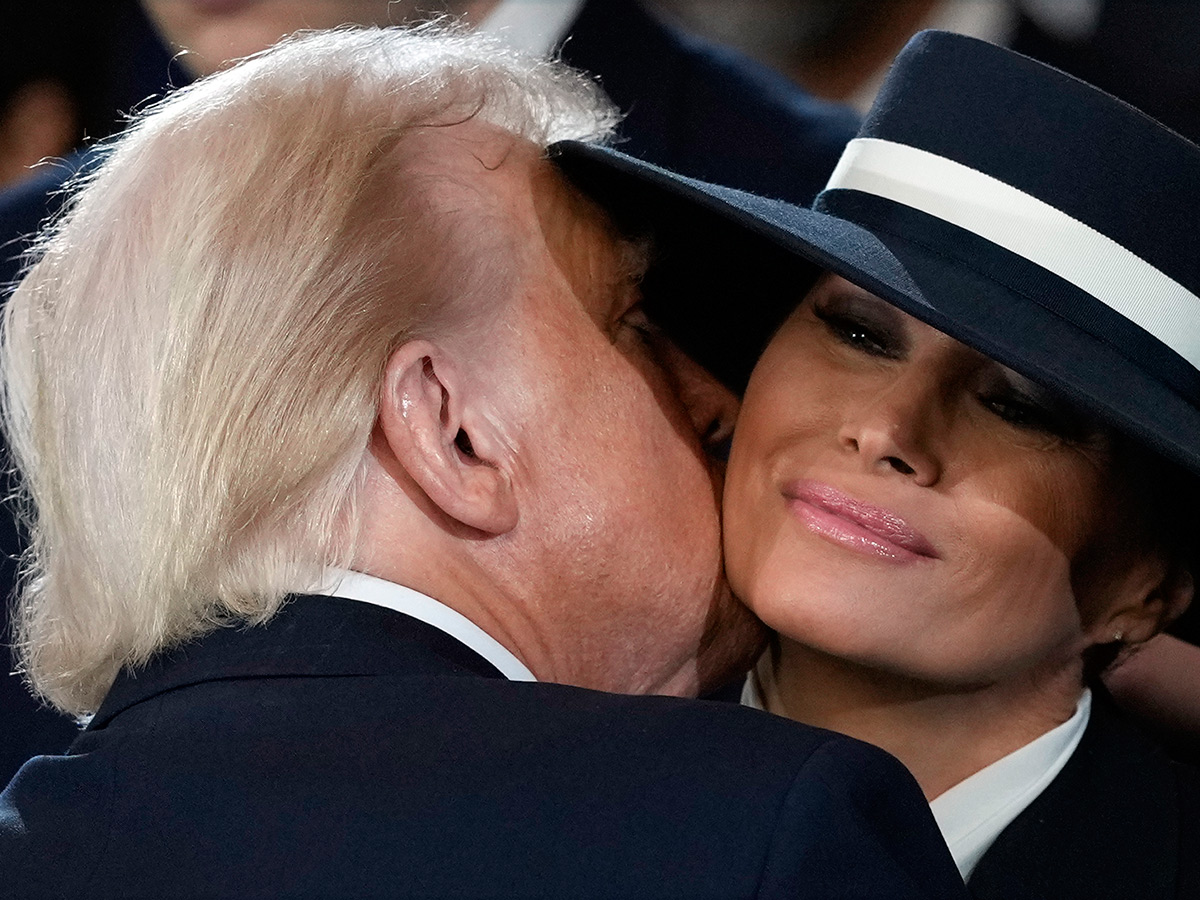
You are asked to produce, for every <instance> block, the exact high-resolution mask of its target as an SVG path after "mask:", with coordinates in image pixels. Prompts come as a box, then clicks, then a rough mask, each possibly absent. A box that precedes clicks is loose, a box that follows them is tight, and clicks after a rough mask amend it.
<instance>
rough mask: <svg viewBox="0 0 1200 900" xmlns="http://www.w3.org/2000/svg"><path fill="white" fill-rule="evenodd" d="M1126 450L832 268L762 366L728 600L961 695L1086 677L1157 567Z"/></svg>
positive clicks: (733, 529) (730, 556)
mask: <svg viewBox="0 0 1200 900" xmlns="http://www.w3.org/2000/svg"><path fill="white" fill-rule="evenodd" d="M1113 450H1114V447H1113V438H1112V436H1111V434H1110V433H1109V432H1108V431H1107V430H1106V429H1104V428H1101V427H1099V426H1096V425H1095V424H1093V423H1092V422H1091V421H1090V420H1088V419H1087V418H1085V417H1083V416H1080V415H1079V414H1077V413H1076V412H1075V411H1074V410H1073V409H1072V408H1071V407H1070V406H1068V405H1066V404H1064V403H1063V402H1062V401H1061V400H1059V399H1058V398H1057V397H1055V396H1054V395H1053V394H1051V393H1050V392H1048V391H1046V390H1045V389H1043V388H1041V387H1039V386H1038V385H1036V384H1034V383H1032V382H1030V381H1028V380H1027V379H1025V378H1023V377H1021V376H1020V375H1017V374H1016V373H1015V372H1012V371H1011V370H1009V369H1006V368H1005V367H1003V366H1001V365H1000V364H998V363H995V362H993V361H992V360H990V359H988V358H987V357H985V356H982V355H981V354H979V353H978V352H976V351H974V350H972V349H970V348H968V347H966V346H964V345H963V344H960V343H958V342H957V341H955V340H953V339H952V338H949V337H947V336H946V335H944V334H942V333H941V332H939V331H936V330H935V329H933V328H931V327H929V326H928V325H925V324H924V323H922V322H920V321H919V320H917V319H914V318H912V317H911V316H908V315H906V314H905V313H903V312H901V311H900V310H898V309H896V308H895V307H893V306H891V305H889V304H887V303H886V302H884V301H882V300H880V299H879V298H877V297H874V296H872V295H871V294H868V293H866V292H864V291H862V290H860V289H859V288H856V287H854V286H853V285H851V284H850V283H849V282H847V281H844V280H842V279H840V278H837V277H834V276H825V277H824V278H823V279H822V280H821V281H820V282H819V283H818V284H817V286H816V287H815V288H814V289H813V290H812V292H810V294H809V295H808V297H807V298H805V300H804V301H803V303H801V305H800V306H799V307H798V308H797V310H796V311H795V312H794V313H793V314H792V316H791V318H790V319H789V320H788V321H787V323H786V324H785V325H784V326H783V328H782V329H781V330H780V331H779V333H778V334H777V335H776V336H775V338H774V340H773V341H772V342H771V344H770V346H769V347H768V348H767V351H766V352H765V353H764V355H763V357H762V359H761V360H760V361H759V363H758V366H757V368H756V369H755V371H754V375H753V378H752V379H751V381H750V386H749V388H748V389H747V392H746V397H745V402H744V404H743V407H742V412H741V416H740V418H739V420H738V425H737V430H736V434H735V437H734V443H733V452H732V455H731V457H730V464H729V471H728V477H727V483H726V492H725V528H726V565H727V568H728V572H729V576H730V582H731V584H732V585H733V588H734V590H735V591H736V592H737V593H738V595H739V596H741V597H742V599H743V600H744V601H745V602H746V603H747V604H749V606H750V607H751V608H752V609H753V610H754V611H755V612H756V613H757V614H758V615H759V616H760V617H761V618H762V619H763V621H765V622H766V623H767V624H768V625H770V626H771V627H772V628H775V629H776V630H777V631H779V632H780V633H781V635H783V636H784V637H785V638H789V639H792V640H795V641H797V642H799V643H801V644H804V645H807V646H810V647H812V648H815V649H817V650H819V651H822V652H825V653H829V654H832V655H834V656H837V657H841V658H844V659H848V660H851V661H853V662H855V663H858V664H862V665H866V666H868V667H870V668H874V669H880V670H884V671H887V672H891V673H894V674H898V675H902V676H906V677H910V678H913V679H917V680H919V681H922V682H929V683H934V684H939V685H946V686H953V687H955V688H971V687H980V686H985V685H990V684H995V683H999V682H1004V681H1010V680H1012V679H1029V678H1033V679H1034V680H1035V681H1036V680H1039V679H1040V678H1041V677H1042V676H1043V675H1044V676H1046V677H1047V678H1050V677H1055V676H1061V675H1062V674H1063V673H1065V672H1078V667H1079V665H1080V656H1081V653H1082V651H1083V650H1084V649H1085V648H1086V647H1087V646H1089V645H1091V644H1093V643H1097V642H1105V641H1109V640H1112V637H1113V631H1115V630H1116V625H1115V624H1114V619H1113V615H1114V611H1115V610H1119V609H1120V608H1122V605H1123V604H1124V603H1126V602H1127V601H1128V598H1129V597H1130V596H1132V595H1133V594H1137V593H1138V592H1139V591H1143V592H1144V591H1145V590H1146V589H1147V588H1146V585H1147V584H1150V582H1151V580H1152V579H1153V578H1154V577H1155V573H1156V572H1158V573H1159V574H1161V571H1160V569H1159V568H1157V566H1156V565H1152V564H1151V561H1152V560H1157V555H1156V554H1152V553H1149V552H1147V550H1146V549H1145V548H1146V547H1147V546H1149V544H1148V542H1147V540H1146V539H1145V537H1144V529H1143V528H1142V527H1141V526H1140V524H1139V523H1140V522H1141V519H1140V517H1139V516H1138V514H1137V510H1138V509H1139V506H1138V504H1136V503H1134V502H1133V501H1132V500H1131V498H1130V497H1129V496H1127V494H1126V492H1125V491H1124V490H1123V486H1122V483H1121V482H1122V479H1119V478H1114V477H1113V474H1112V469H1113V463H1112V455H1113Z"/></svg>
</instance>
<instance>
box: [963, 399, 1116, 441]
mask: <svg viewBox="0 0 1200 900" xmlns="http://www.w3.org/2000/svg"><path fill="white" fill-rule="evenodd" d="M980 402H981V403H982V404H983V405H984V406H985V407H986V408H987V409H989V410H991V411H992V412H993V413H994V414H996V415H997V416H999V417H1000V418H1001V419H1003V420H1004V421H1005V422H1008V423H1009V424H1010V425H1015V426H1016V427H1017V428H1021V429H1023V430H1026V431H1038V432H1041V433H1043V434H1047V435H1051V436H1053V437H1057V438H1062V439H1063V440H1066V441H1072V442H1076V441H1082V440H1084V439H1085V438H1086V437H1087V435H1088V434H1089V432H1090V431H1092V430H1094V428H1089V424H1088V421H1087V419H1086V417H1085V416H1083V415H1081V414H1079V413H1076V412H1075V411H1074V410H1073V409H1071V408H1070V407H1069V405H1068V404H1066V403H1055V402H1050V403H1046V402H1042V401H1040V400H1038V399H1036V398H1032V397H1026V396H1024V395H1022V394H1019V393H1008V392H1000V393H994V394H985V395H983V396H981V397H980Z"/></svg>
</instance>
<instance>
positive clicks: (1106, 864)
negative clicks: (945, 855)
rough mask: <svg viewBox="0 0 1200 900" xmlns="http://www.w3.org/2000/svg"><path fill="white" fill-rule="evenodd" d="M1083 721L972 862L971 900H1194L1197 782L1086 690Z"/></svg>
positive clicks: (1098, 694) (1199, 853) (1199, 805)
mask: <svg viewBox="0 0 1200 900" xmlns="http://www.w3.org/2000/svg"><path fill="white" fill-rule="evenodd" d="M1093 693H1094V704H1093V707H1092V717H1091V721H1090V722H1089V723H1088V727H1087V730H1086V731H1085V732H1084V735H1083V739H1082V740H1081V741H1080V742H1079V746H1078V747H1077V748H1076V750H1075V753H1074V754H1073V755H1072V756H1071V758H1070V760H1068V761H1067V764H1066V766H1064V767H1063V770H1062V771H1061V772H1060V773H1059V774H1058V777H1057V778H1055V779H1054V781H1053V782H1051V784H1050V786H1049V787H1048V788H1046V790H1045V791H1044V792H1043V793H1042V794H1041V796H1039V797H1038V798H1037V799H1036V800H1034V801H1033V803H1031V804H1030V805H1029V807H1027V808H1026V809H1025V810H1024V812H1022V813H1021V815H1019V816H1018V817H1017V818H1016V819H1014V820H1013V822H1012V824H1010V825H1009V826H1008V827H1007V828H1006V829H1005V830H1004V831H1003V832H1001V834H1000V836H999V837H998V838H997V839H996V842H995V843H994V844H993V845H992V846H991V848H990V849H989V850H988V851H987V853H985V854H984V856H983V858H982V859H981V860H980V861H979V864H978V865H977V866H976V868H975V871H974V872H973V873H972V875H971V878H970V881H969V882H968V887H969V888H970V891H971V895H972V896H973V897H976V898H979V900H1044V898H1051V897H1052V898H1055V900H1131V898H1137V900H1185V898H1187V900H1193V898H1196V897H1200V779H1198V777H1197V773H1196V771H1195V770H1194V769H1190V768H1188V767H1185V766H1183V765H1181V764H1179V763H1176V762H1172V761H1171V760H1170V759H1168V758H1167V757H1166V756H1165V755H1164V754H1163V753H1162V751H1161V750H1159V749H1158V747H1157V745H1156V744H1155V743H1154V742H1153V741H1151V740H1150V739H1149V738H1147V737H1145V736H1144V735H1143V734H1142V733H1141V732H1140V731H1138V730H1137V729H1136V728H1135V727H1134V726H1133V725H1131V724H1130V723H1129V722H1127V721H1125V720H1124V719H1123V718H1122V717H1121V715H1120V713H1119V712H1118V711H1117V710H1116V708H1115V707H1114V706H1113V705H1112V701H1111V700H1109V699H1107V697H1106V696H1105V695H1104V694H1103V692H1102V691H1099V690H1094V691H1093Z"/></svg>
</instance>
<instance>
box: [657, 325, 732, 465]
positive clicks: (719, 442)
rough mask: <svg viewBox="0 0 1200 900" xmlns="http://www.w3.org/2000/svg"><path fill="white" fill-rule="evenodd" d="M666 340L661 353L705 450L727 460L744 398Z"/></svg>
mask: <svg viewBox="0 0 1200 900" xmlns="http://www.w3.org/2000/svg"><path fill="white" fill-rule="evenodd" d="M665 343H666V344H667V346H666V347H664V348H662V356H663V359H664V362H665V363H666V365H667V368H668V370H669V371H670V372H671V376H672V378H673V380H674V381H675V386H676V390H677V391H678V393H679V398H680V400H681V401H682V403H683V406H684V409H685V410H687V414H688V420H689V421H690V422H691V425H692V429H693V430H694V431H695V432H696V434H697V435H698V436H699V438H700V442H701V445H702V446H703V447H704V450H705V452H707V453H708V454H709V455H710V456H713V457H715V458H717V459H720V460H722V461H724V460H725V459H727V458H728V456H729V442H730V440H731V439H732V437H733V425H734V422H735V421H736V420H737V414H738V410H739V409H740V408H741V405H742V404H741V401H740V400H739V399H738V397H737V395H736V394H735V393H734V392H733V391H731V390H730V389H729V388H727V387H725V385H723V384H721V382H720V381H718V380H717V379H716V378H714V377H713V376H712V375H710V374H709V372H708V370H707V369H705V368H704V367H703V366H701V365H700V364H699V363H698V362H696V361H695V360H694V359H692V358H691V357H690V356H688V355H687V354H686V353H684V351H683V350H681V349H680V348H679V347H677V346H676V345H675V344H674V343H673V342H670V341H667V342H665Z"/></svg>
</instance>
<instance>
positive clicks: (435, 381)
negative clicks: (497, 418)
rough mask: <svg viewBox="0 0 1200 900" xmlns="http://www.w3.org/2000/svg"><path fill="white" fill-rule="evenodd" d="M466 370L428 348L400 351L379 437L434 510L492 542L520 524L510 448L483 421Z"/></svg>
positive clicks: (385, 393) (392, 364)
mask: <svg viewBox="0 0 1200 900" xmlns="http://www.w3.org/2000/svg"><path fill="white" fill-rule="evenodd" d="M478 400H479V398H477V397H474V396H472V395H471V393H470V391H469V389H468V387H467V384H466V380H465V379H464V378H463V376H462V372H461V370H459V368H458V367H457V366H455V364H454V361H453V360H452V358H451V357H450V356H449V355H447V353H446V352H445V351H443V350H442V349H440V348H439V347H437V346H436V345H434V344H432V343H430V342H428V341H409V342H407V343H405V344H402V345H401V346H400V347H399V348H398V349H397V350H395V351H394V352H393V353H392V355H391V357H390V358H389V359H388V363H387V367H386V369H385V370H384V376H383V384H382V386H381V388H380V397H379V430H380V432H381V433H382V435H383V438H384V440H385V441H386V442H387V445H388V449H389V450H390V451H391V454H392V456H393V457H394V458H395V460H396V462H397V463H398V464H399V465H400V466H401V467H402V468H403V469H404V470H405V472H407V473H408V476H409V477H410V478H411V479H412V480H413V482H415V483H416V485H417V487H419V488H420V489H421V490H422V491H423V492H424V493H425V495H426V496H427V497H428V498H429V499H430V500H431V501H432V502H433V504H434V505H435V506H436V507H437V508H438V509H440V510H441V511H442V512H443V513H445V514H446V515H447V516H448V517H450V518H451V519H453V520H454V521H456V522H460V523H461V524H463V525H465V526H467V527H468V528H471V529H474V530H476V531H481V532H484V533H485V534H489V535H497V534H504V533H506V532H508V531H510V530H512V528H513V527H515V526H516V524H517V504H516V498H515V496H514V493H513V490H512V483H511V481H510V479H509V475H508V471H507V466H506V465H505V464H504V463H505V460H506V456H505V452H504V445H503V443H502V442H501V441H499V440H498V439H497V437H498V435H497V434H495V433H494V430H493V429H492V428H491V426H490V425H489V423H488V420H487V418H486V417H484V416H482V415H478V414H477V413H476V404H477V403H478Z"/></svg>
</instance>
